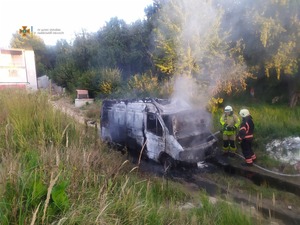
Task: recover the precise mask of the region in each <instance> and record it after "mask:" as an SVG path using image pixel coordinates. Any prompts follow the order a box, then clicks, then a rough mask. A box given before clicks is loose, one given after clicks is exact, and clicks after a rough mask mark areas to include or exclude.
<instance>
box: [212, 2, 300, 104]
mask: <svg viewBox="0 0 300 225" xmlns="http://www.w3.org/2000/svg"><path fill="white" fill-rule="evenodd" d="M217 2H218V4H220V5H222V7H223V8H226V9H227V10H226V12H225V14H226V15H225V17H226V23H227V25H228V24H229V25H230V26H231V27H236V28H238V29H233V30H234V31H235V33H234V35H235V37H239V38H241V39H242V40H243V43H244V44H245V50H244V55H245V58H246V60H247V64H248V66H249V67H250V66H251V69H252V71H253V72H254V73H255V75H256V76H257V77H258V78H259V81H261V80H262V79H263V78H262V76H261V74H262V75H265V76H266V77H267V78H269V77H271V76H272V77H276V78H277V82H278V83H283V82H286V81H287V83H288V84H287V85H288V87H287V88H286V89H287V90H288V91H289V92H290V93H287V95H289V96H290V99H292V96H293V94H294V93H296V90H297V89H298V90H299V89H300V76H299V50H300V41H299V40H300V39H299V35H300V32H299V31H300V21H299V12H300V2H299V1H297V0H270V1H261V0H253V1H247V0H238V1H234V4H228V3H227V2H226V1H221V0H219V1H217ZM236 18H239V19H238V20H237V19H236ZM232 37H233V35H232ZM268 82H269V86H272V85H274V84H273V83H274V82H275V81H273V79H269V81H268ZM276 91H277V93H278V91H279V90H278V89H277V90H275V91H274V92H276ZM278 94H279V93H278Z"/></svg>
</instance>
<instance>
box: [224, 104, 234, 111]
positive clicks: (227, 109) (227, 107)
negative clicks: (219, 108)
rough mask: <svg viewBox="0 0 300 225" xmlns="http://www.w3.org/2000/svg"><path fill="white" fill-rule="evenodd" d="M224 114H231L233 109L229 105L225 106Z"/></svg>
mask: <svg viewBox="0 0 300 225" xmlns="http://www.w3.org/2000/svg"><path fill="white" fill-rule="evenodd" d="M224 111H225V112H232V111H233V109H232V107H231V106H230V105H228V106H226V107H225V109H224Z"/></svg>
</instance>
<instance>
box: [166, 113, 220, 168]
mask: <svg viewBox="0 0 300 225" xmlns="http://www.w3.org/2000/svg"><path fill="white" fill-rule="evenodd" d="M163 118H164V121H165V124H166V126H167V128H168V130H169V132H170V134H171V135H172V136H174V141H175V142H178V144H179V145H180V146H181V148H182V150H181V151H180V152H178V155H177V156H176V157H175V158H176V160H178V161H181V162H187V163H197V162H200V161H204V160H206V159H207V158H210V157H213V156H214V155H215V153H216V151H217V148H218V146H217V139H216V138H215V137H214V135H213V134H212V133H211V131H210V129H209V126H210V115H209V113H207V112H206V111H203V110H201V109H186V110H181V111H177V112H176V113H169V114H164V115H163Z"/></svg>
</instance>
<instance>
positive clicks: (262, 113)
mask: <svg viewBox="0 0 300 225" xmlns="http://www.w3.org/2000/svg"><path fill="white" fill-rule="evenodd" d="M232 106H233V108H234V111H235V113H236V114H237V115H238V113H239V110H240V109H241V108H243V107H245V105H241V104H239V103H236V104H234V103H233V104H232ZM246 108H247V109H249V111H250V113H251V115H252V117H253V121H254V124H255V133H254V141H253V148H254V151H255V153H256V154H257V156H258V158H259V162H260V163H261V165H264V166H268V167H278V166H279V165H280V162H278V161H276V160H274V159H272V158H270V157H268V154H267V153H266V145H267V144H268V143H270V142H271V141H272V140H274V139H283V138H285V137H290V136H299V131H300V123H299V122H298V121H299V120H300V107H299V106H298V107H295V108H290V107H288V106H284V105H270V104H265V103H261V104H258V103H250V104H249V105H248V106H246ZM222 111H223V110H222V109H219V110H218V111H217V112H216V113H214V114H213V126H214V129H215V130H218V129H220V125H219V118H220V116H221V114H222Z"/></svg>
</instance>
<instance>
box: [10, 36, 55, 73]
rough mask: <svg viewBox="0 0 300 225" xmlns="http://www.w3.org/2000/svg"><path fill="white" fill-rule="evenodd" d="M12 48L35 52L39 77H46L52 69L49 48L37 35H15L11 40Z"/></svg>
mask: <svg viewBox="0 0 300 225" xmlns="http://www.w3.org/2000/svg"><path fill="white" fill-rule="evenodd" d="M10 46H11V48H20V49H26V50H33V51H34V53H35V64H36V73H37V76H42V75H44V74H45V73H46V72H47V70H48V69H50V68H49V67H50V65H49V61H48V52H47V48H46V45H45V43H44V41H43V39H42V38H40V37H39V36H37V35H35V34H31V35H26V36H22V35H20V34H18V33H15V34H13V37H12V39H11V42H10Z"/></svg>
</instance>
